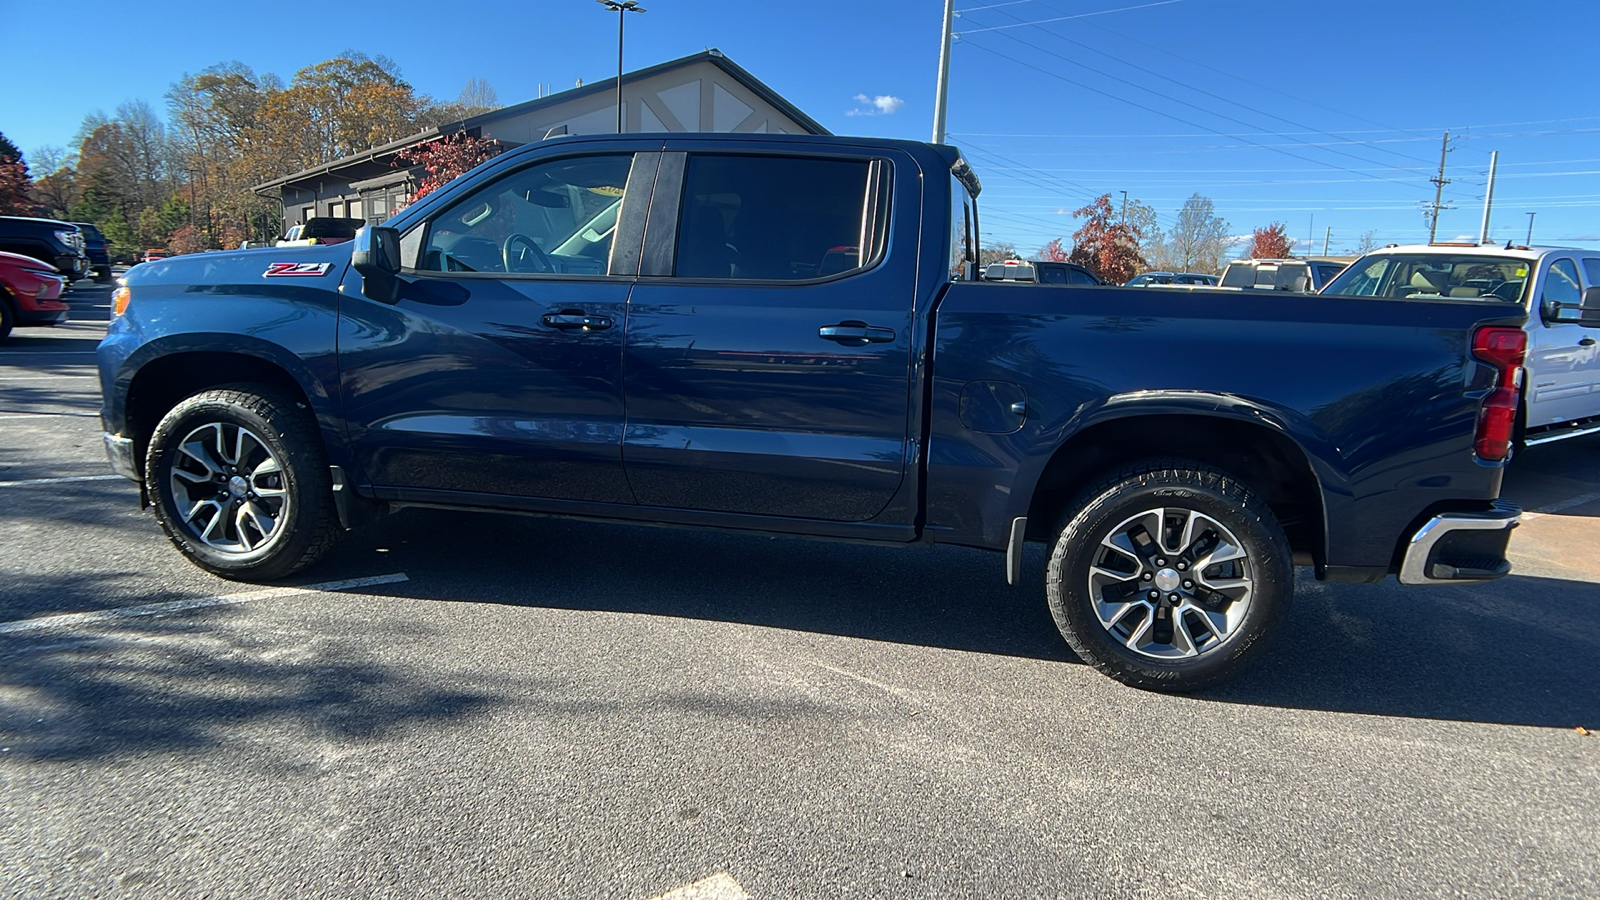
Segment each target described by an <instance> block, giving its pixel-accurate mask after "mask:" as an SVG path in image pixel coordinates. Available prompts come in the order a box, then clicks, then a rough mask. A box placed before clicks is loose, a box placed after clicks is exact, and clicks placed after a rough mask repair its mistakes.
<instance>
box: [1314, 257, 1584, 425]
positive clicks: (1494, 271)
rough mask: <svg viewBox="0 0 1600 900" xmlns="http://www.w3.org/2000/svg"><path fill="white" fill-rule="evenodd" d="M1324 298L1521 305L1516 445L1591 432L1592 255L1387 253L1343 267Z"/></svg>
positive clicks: (1365, 258) (1323, 291) (1363, 258)
mask: <svg viewBox="0 0 1600 900" xmlns="http://www.w3.org/2000/svg"><path fill="white" fill-rule="evenodd" d="M1322 293H1324V294H1349V295H1353V296H1357V297H1395V298H1400V299H1406V300H1418V301H1424V302H1426V301H1428V300H1437V299H1440V298H1446V297H1448V298H1452V299H1461V298H1468V299H1470V298H1475V297H1482V298H1484V299H1493V300H1512V301H1520V302H1521V303H1522V304H1523V305H1525V306H1526V307H1527V308H1528V324H1527V326H1526V327H1527V330H1528V356H1527V363H1526V369H1527V375H1526V378H1527V381H1526V382H1525V386H1524V389H1523V392H1522V397H1523V401H1522V402H1523V409H1522V415H1521V422H1522V427H1521V429H1520V431H1521V434H1522V443H1523V445H1524V446H1532V445H1534V444H1543V443H1546V442H1548V441H1556V440H1561V439H1562V438H1569V437H1577V436H1578V435H1582V434H1590V433H1593V432H1600V344H1597V343H1596V340H1595V338H1594V337H1593V334H1594V329H1593V328H1584V327H1582V326H1580V325H1579V324H1578V323H1579V321H1589V322H1594V321H1597V320H1600V250H1579V249H1574V248H1571V247H1513V246H1511V245H1509V244H1508V245H1506V246H1504V247H1500V246H1495V245H1492V244H1491V245H1470V244H1469V245H1440V244H1431V245H1430V244H1422V245H1412V246H1389V247H1385V248H1383V249H1381V250H1375V251H1373V252H1371V253H1368V254H1367V255H1366V256H1363V257H1361V258H1360V259H1358V260H1356V261H1355V262H1353V263H1351V264H1350V267H1349V268H1347V269H1345V270H1344V272H1343V273H1341V274H1340V275H1339V277H1338V278H1335V279H1334V280H1333V282H1332V283H1330V284H1329V285H1328V286H1327V287H1325V288H1323V290H1322Z"/></svg>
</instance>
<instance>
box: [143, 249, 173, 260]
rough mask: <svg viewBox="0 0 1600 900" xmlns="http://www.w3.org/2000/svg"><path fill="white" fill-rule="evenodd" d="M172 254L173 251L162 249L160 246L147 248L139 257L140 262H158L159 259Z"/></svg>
mask: <svg viewBox="0 0 1600 900" xmlns="http://www.w3.org/2000/svg"><path fill="white" fill-rule="evenodd" d="M171 256H172V254H171V253H169V252H167V251H166V250H163V249H161V248H160V247H152V248H151V249H149V250H146V251H145V252H144V255H143V256H141V257H139V262H142V263H147V262H156V261H158V260H163V259H167V258H169V257H171Z"/></svg>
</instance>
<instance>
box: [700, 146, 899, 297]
mask: <svg viewBox="0 0 1600 900" xmlns="http://www.w3.org/2000/svg"><path fill="white" fill-rule="evenodd" d="M880 167H881V168H880ZM886 175H887V166H885V165H883V164H881V163H875V162H873V161H871V160H864V159H860V160H858V159H807V158H797V157H784V156H712V155H695V156H690V157H689V163H688V168H687V170H686V171H685V174H684V189H683V205H682V208H681V210H680V212H679V219H678V247H677V253H676V260H675V264H674V268H673V273H674V274H675V275H677V276H678V277H679V278H738V279H756V280H762V281H789V280H796V279H809V278H826V277H828V276H831V275H837V274H840V273H843V272H849V271H852V270H856V269H860V268H864V267H866V266H868V265H871V263H872V262H873V260H874V257H875V256H876V254H877V252H878V250H880V249H881V246H882V243H883V241H882V231H883V224H884V223H885V222H886V221H887V218H886V216H887V212H888V210H887V202H886V200H887V196H886V190H887V178H886Z"/></svg>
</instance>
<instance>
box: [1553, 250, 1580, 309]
mask: <svg viewBox="0 0 1600 900" xmlns="http://www.w3.org/2000/svg"><path fill="white" fill-rule="evenodd" d="M1582 299H1583V288H1582V287H1581V286H1580V285H1579V283H1578V267H1577V265H1575V264H1574V263H1573V262H1572V260H1570V259H1558V260H1556V261H1555V262H1554V263H1551V264H1550V274H1548V275H1546V276H1545V277H1544V304H1545V305H1546V306H1549V305H1550V304H1552V303H1560V304H1562V305H1564V306H1577V305H1578V303H1579V301H1581V300H1582Z"/></svg>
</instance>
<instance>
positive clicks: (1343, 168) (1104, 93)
mask: <svg viewBox="0 0 1600 900" xmlns="http://www.w3.org/2000/svg"><path fill="white" fill-rule="evenodd" d="M964 43H966V44H967V45H969V46H972V47H977V48H978V49H979V50H982V51H984V52H985V53H992V54H994V55H995V56H998V57H1000V58H1001V59H1006V60H1010V61H1011V62H1013V63H1016V64H1017V65H1019V66H1022V67H1024V68H1028V69H1032V70H1034V71H1035V72H1039V73H1041V74H1044V75H1048V76H1050V77H1051V78H1055V79H1057V80H1059V81H1064V82H1066V83H1067V84H1070V85H1072V86H1074V87H1078V88H1081V89H1083V90H1086V91H1089V92H1090V93H1094V94H1099V95H1101V96H1103V97H1109V98H1110V99H1112V100H1117V101H1120V102H1122V103H1126V104H1128V105H1129V106H1133V107H1136V108H1138V109H1142V110H1144V111H1146V112H1149V113H1154V114H1155V115H1158V116H1166V117H1168V118H1170V119H1173V120H1175V121H1178V122H1182V123H1183V124H1185V125H1189V126H1191V127H1194V128H1201V129H1204V130H1206V131H1210V132H1211V133H1213V134H1216V135H1219V136H1221V137H1234V138H1236V139H1238V140H1242V141H1244V142H1245V143H1247V144H1250V145H1251V146H1254V147H1259V148H1261V149H1265V150H1271V151H1272V152H1274V153H1279V154H1282V155H1284V156H1289V157H1293V158H1294V159H1298V160H1300V161H1302V162H1308V163H1312V164H1314V165H1323V166H1326V167H1328V168H1331V169H1338V170H1340V171H1344V172H1349V173H1351V174H1353V175H1362V174H1364V173H1362V172H1359V171H1357V170H1355V169H1351V168H1349V167H1347V166H1341V165H1337V164H1335V163H1330V162H1324V161H1323V160H1319V159H1313V158H1311V157H1309V156H1302V155H1300V154H1298V153H1291V152H1290V151H1288V150H1284V149H1281V148H1278V147H1274V146H1272V145H1270V144H1262V143H1261V142H1259V141H1252V140H1249V139H1248V138H1244V137H1242V136H1236V135H1229V134H1226V133H1224V132H1221V131H1218V130H1216V129H1215V128H1209V127H1207V126H1205V125H1202V124H1200V123H1199V122H1191V121H1189V120H1188V119H1184V118H1181V117H1179V116H1175V115H1172V114H1171V113H1166V112H1162V111H1161V110H1158V109H1155V108H1153V107H1150V106H1146V105H1144V104H1142V103H1138V102H1136V101H1133V100H1129V99H1127V98H1126V97H1118V96H1117V95H1115V94H1112V93H1109V92H1107V91H1103V90H1100V89H1099V88H1097V87H1093V86H1092V85H1087V84H1084V83H1083V82H1081V81H1074V80H1073V79H1071V78H1068V77H1066V76H1065V75H1062V74H1060V73H1058V72H1052V71H1050V70H1049V69H1042V68H1040V67H1038V66H1036V65H1033V64H1032V63H1028V62H1023V61H1022V60H1020V59H1017V58H1016V57H1014V56H1008V55H1007V54H1004V53H1001V52H1000V51H998V50H995V49H992V48H989V47H985V46H984V45H982V44H980V43H978V42H977V41H965V42H964ZM1023 43H1026V42H1023ZM1368 177H1370V178H1376V179H1378V180H1380V181H1391V182H1394V183H1395V184H1400V185H1405V186H1406V187H1412V185H1411V184H1409V183H1407V182H1404V181H1400V180H1397V179H1394V178H1383V177H1382V176H1378V175H1372V176H1368Z"/></svg>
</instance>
